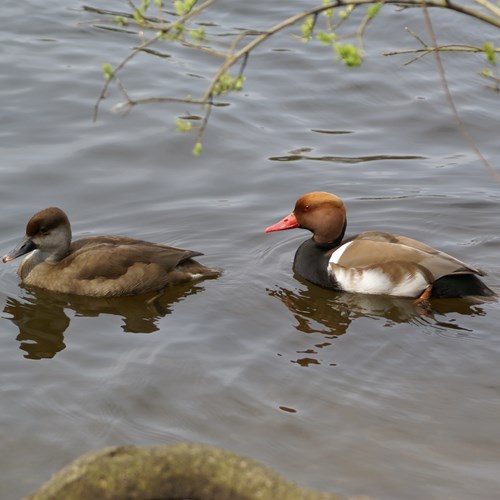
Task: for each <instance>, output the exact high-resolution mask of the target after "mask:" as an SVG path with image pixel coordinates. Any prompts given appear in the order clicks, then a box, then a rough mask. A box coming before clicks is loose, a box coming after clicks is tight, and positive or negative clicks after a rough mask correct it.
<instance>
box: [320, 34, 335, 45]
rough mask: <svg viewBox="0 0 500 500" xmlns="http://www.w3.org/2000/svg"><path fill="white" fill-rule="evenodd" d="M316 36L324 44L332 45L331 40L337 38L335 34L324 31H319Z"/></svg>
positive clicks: (333, 40)
mask: <svg viewBox="0 0 500 500" xmlns="http://www.w3.org/2000/svg"><path fill="white" fill-rule="evenodd" d="M316 38H317V39H318V40H319V41H321V42H323V43H324V44H325V45H332V44H333V42H335V40H336V39H337V35H336V34H335V33H333V32H331V33H327V32H325V31H321V32H320V33H318V34H317V35H316Z"/></svg>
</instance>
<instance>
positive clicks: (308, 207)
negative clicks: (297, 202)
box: [302, 205, 311, 212]
mask: <svg viewBox="0 0 500 500" xmlns="http://www.w3.org/2000/svg"><path fill="white" fill-rule="evenodd" d="M309 210H311V205H305V206H304V208H303V209H302V211H303V212H309Z"/></svg>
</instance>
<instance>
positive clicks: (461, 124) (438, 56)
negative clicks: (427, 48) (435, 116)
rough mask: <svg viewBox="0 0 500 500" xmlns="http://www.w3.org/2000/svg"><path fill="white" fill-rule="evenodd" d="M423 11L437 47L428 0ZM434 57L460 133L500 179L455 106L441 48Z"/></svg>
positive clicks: (423, 4) (499, 175)
mask: <svg viewBox="0 0 500 500" xmlns="http://www.w3.org/2000/svg"><path fill="white" fill-rule="evenodd" d="M422 12H423V15H424V19H425V24H426V26H427V30H428V32H429V37H430V39H431V42H432V45H433V46H434V49H437V47H438V45H437V39H436V34H435V32H434V28H433V27H432V21H431V17H430V15H429V9H428V8H427V3H426V0H422ZM434 57H435V58H436V65H437V67H438V71H439V76H440V78H441V84H442V85H443V90H444V93H445V96H446V101H447V102H448V106H449V108H450V109H451V112H452V114H453V119H454V120H455V123H456V125H457V127H458V129H459V130H460V133H461V134H462V136H463V138H464V139H465V140H466V141H467V142H468V144H469V146H470V147H471V148H472V149H473V150H474V152H475V153H476V154H477V156H478V157H479V159H480V161H481V163H482V164H483V165H484V166H485V167H486V169H487V170H488V171H489V172H490V174H491V175H492V176H493V177H495V178H496V179H497V180H500V173H498V172H497V171H496V170H495V169H494V168H493V167H492V166H491V164H490V162H489V161H488V160H487V159H486V158H485V156H484V155H483V153H482V152H481V150H480V149H479V147H478V145H477V143H476V141H475V140H474V138H473V137H472V136H471V135H470V133H469V131H468V129H467V127H466V126H465V125H464V122H463V121H462V119H461V118H460V115H459V114H458V110H457V108H456V106H455V102H454V100H453V97H452V95H451V92H450V87H449V86H448V81H447V79H446V74H445V71H444V67H443V62H442V61H441V54H440V52H439V50H434Z"/></svg>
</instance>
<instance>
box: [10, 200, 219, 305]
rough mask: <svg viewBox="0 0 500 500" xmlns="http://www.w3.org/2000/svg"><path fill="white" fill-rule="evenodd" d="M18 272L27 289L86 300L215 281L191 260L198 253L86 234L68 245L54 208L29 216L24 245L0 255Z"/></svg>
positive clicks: (64, 222) (66, 227)
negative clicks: (16, 264) (202, 280)
mask: <svg viewBox="0 0 500 500" xmlns="http://www.w3.org/2000/svg"><path fill="white" fill-rule="evenodd" d="M29 252H32V253H30V255H28V256H27V257H25V258H24V260H23V261H22V262H21V264H20V266H19V269H18V274H19V276H20V277H21V280H22V282H23V283H24V284H25V285H28V286H34V287H38V288H44V289H46V290H51V291H53V292H62V293H69V294H75V295H87V296H92V297H117V296H124V295H137V294H141V293H147V292H152V291H160V290H162V289H164V288H165V287H167V286H170V285H176V284H180V283H187V282H189V281H192V280H196V279H200V278H208V277H217V276H218V275H219V274H220V271H219V270H217V269H210V268H208V267H205V266H203V265H201V264H200V263H199V262H197V261H196V260H194V259H193V257H197V256H199V255H203V254H201V253H200V252H194V251H192V250H183V249H181V248H173V247H169V246H166V245H161V244H159V243H151V242H149V241H142V240H136V239H134V238H128V237H125V236H91V237H87V238H82V239H79V240H77V241H73V242H72V241H71V226H70V223H69V220H68V217H67V216H66V214H65V213H64V212H63V211H62V210H61V209H60V208H55V207H51V208H46V209H44V210H41V211H40V212H38V213H36V214H35V215H33V217H31V219H30V220H29V222H28V224H27V226H26V237H25V239H24V241H23V242H22V243H21V244H20V245H19V246H18V247H17V248H15V249H14V250H12V251H11V252H9V253H8V254H7V255H5V256H4V257H3V259H2V260H3V262H9V261H11V260H13V259H15V258H17V257H20V256H21V255H24V254H27V253H29Z"/></svg>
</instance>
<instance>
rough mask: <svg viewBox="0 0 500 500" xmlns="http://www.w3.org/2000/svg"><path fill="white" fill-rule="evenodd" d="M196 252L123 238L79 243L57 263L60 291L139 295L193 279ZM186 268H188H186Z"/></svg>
mask: <svg viewBox="0 0 500 500" xmlns="http://www.w3.org/2000/svg"><path fill="white" fill-rule="evenodd" d="M199 255H203V254H202V253H200V252H195V251H193V250H185V249H181V248H175V247H170V246H167V245H161V244H157V243H151V242H147V241H141V240H136V239H133V238H127V237H120V236H118V237H117V236H97V237H91V238H84V239H82V240H77V241H75V242H74V243H72V245H71V253H70V254H69V255H68V256H67V257H66V258H64V259H63V260H61V261H60V262H58V263H57V266H58V276H59V280H60V282H61V285H60V287H59V288H60V289H61V287H63V284H67V285H64V286H67V287H68V292H69V293H77V294H80V295H92V296H114V295H126V294H139V293H145V292H147V291H151V290H160V289H162V288H165V287H166V286H168V285H170V284H176V283H180V282H186V281H189V280H190V279H192V277H193V276H192V273H190V272H189V271H190V269H189V268H190V267H193V268H195V267H196V266H197V267H201V265H200V264H198V263H197V262H196V261H191V260H190V259H191V258H192V257H196V256H199ZM184 264H185V265H184Z"/></svg>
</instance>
